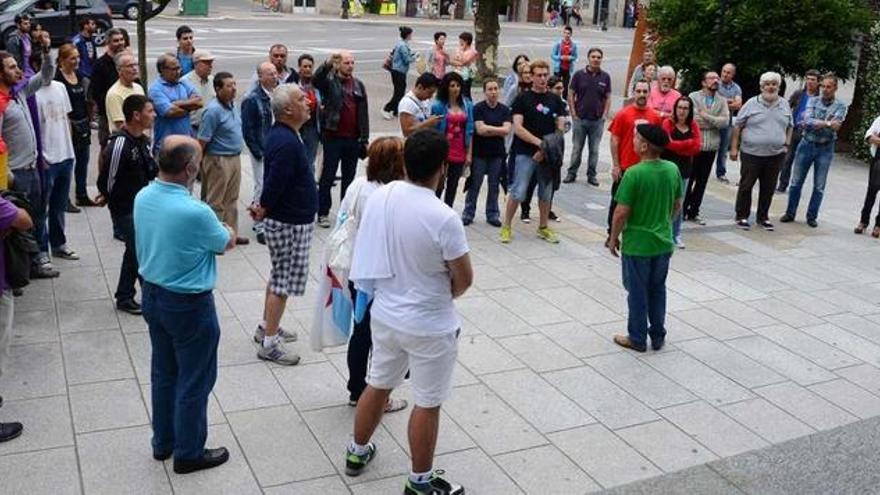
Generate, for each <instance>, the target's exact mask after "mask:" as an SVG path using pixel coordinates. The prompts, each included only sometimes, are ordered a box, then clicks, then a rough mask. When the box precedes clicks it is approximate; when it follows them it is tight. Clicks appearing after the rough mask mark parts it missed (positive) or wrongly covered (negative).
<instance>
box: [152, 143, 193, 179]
mask: <svg viewBox="0 0 880 495" xmlns="http://www.w3.org/2000/svg"><path fill="white" fill-rule="evenodd" d="M198 153H199V148H198V145H195V144H193V143H192V142H190V141H186V142H183V143H180V144H177V145H173V146H172V145H168V144H163V145H162V148H161V149H160V150H159V170H160V171H162V172H165V173H166V174H172V175H177V174H179V173H181V172H183V171H184V170H186V166H187V165H189V164H190V163H192V161H193V160H194V159H195V157H196V156H197V155H198Z"/></svg>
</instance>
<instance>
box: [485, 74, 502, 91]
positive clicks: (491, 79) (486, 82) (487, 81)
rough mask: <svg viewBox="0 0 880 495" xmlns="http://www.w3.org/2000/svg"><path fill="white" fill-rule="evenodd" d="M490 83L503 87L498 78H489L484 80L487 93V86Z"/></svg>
mask: <svg viewBox="0 0 880 495" xmlns="http://www.w3.org/2000/svg"><path fill="white" fill-rule="evenodd" d="M489 83H495V84H497V85H498V86H499V87H500V86H501V82H500V81H498V79H497V78H495V77H487V78H486V79H483V91H486V86H487V85H488V84H489Z"/></svg>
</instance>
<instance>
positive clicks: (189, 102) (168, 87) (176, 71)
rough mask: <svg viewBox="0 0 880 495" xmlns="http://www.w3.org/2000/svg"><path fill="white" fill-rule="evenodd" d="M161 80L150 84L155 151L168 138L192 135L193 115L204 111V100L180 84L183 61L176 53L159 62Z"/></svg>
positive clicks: (187, 86)
mask: <svg viewBox="0 0 880 495" xmlns="http://www.w3.org/2000/svg"><path fill="white" fill-rule="evenodd" d="M156 70H158V71H159V77H158V78H157V79H156V80H155V81H154V82H153V84H151V85H150V89H149V91H148V94H149V97H150V100H152V102H153V105H155V107H156V123H155V124H154V127H153V152H154V153H156V152H158V151H159V149H160V148H161V147H162V141H163V140H164V139H165V136H171V135H174V134H180V135H183V136H191V135H192V122H191V121H190V113H192V112H194V111H196V110H198V109H200V108H202V105H203V103H202V97H201V96H199V93H198V91H196V90H195V88H193V87H192V86H190V84H189V83H188V82H186V81H181V79H180V76H181V72H180V62H179V61H178V60H177V57H176V56H174V54H173V53H165V54H162V55H159V58H158V59H157V60H156Z"/></svg>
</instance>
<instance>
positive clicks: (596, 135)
mask: <svg viewBox="0 0 880 495" xmlns="http://www.w3.org/2000/svg"><path fill="white" fill-rule="evenodd" d="M604 129H605V119H599V120H588V119H578V118H575V119H573V120H572V122H571V130H572V138H571V139H572V150H571V165H569V167H568V176H569V177H576V176H577V173H578V169H579V168H580V167H581V157H582V155H583V154H584V141H587V138H589V141H587V145H588V146H589V147H590V149H589V156H588V157H587V178H588V179H594V178H595V177H596V164H598V163H599V143H600V142H601V141H602V132H603V130H604Z"/></svg>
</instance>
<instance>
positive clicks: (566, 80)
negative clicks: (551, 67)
mask: <svg viewBox="0 0 880 495" xmlns="http://www.w3.org/2000/svg"><path fill="white" fill-rule="evenodd" d="M566 25H568V23H567V22H566ZM556 75H557V76H559V77H560V78H561V79H562V86H563V88H562V99H564V100H565V101H568V85H569V84H571V69H570V68H569V69H568V70H562V69H560V70H559V72H557V73H556Z"/></svg>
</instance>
